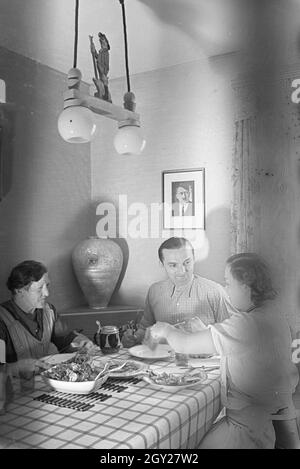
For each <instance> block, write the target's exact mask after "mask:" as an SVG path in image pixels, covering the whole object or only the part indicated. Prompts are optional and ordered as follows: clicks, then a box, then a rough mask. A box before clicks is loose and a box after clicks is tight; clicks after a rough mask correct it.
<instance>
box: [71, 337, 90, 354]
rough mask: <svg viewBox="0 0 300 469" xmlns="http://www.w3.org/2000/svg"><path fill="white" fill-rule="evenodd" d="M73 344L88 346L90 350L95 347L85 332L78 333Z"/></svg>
mask: <svg viewBox="0 0 300 469" xmlns="http://www.w3.org/2000/svg"><path fill="white" fill-rule="evenodd" d="M71 345H72V346H73V347H78V348H83V347H84V348H86V349H87V350H89V349H90V348H92V347H94V343H93V342H92V341H91V340H90V339H89V338H88V337H86V336H85V335H84V334H80V333H77V335H76V337H75V338H74V339H73V341H72V343H71Z"/></svg>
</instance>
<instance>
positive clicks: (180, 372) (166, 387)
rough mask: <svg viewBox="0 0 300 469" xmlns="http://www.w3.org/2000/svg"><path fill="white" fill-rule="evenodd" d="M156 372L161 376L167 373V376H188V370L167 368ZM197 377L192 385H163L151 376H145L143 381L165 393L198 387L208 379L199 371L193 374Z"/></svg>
mask: <svg viewBox="0 0 300 469" xmlns="http://www.w3.org/2000/svg"><path fill="white" fill-rule="evenodd" d="M153 371H155V374H156V375H157V376H159V375H160V374H163V373H167V374H172V375H176V376H180V375H184V374H186V370H182V369H180V368H177V367H173V368H172V367H166V368H159V369H156V370H153ZM193 374H194V375H196V376H197V378H198V379H196V380H195V381H193V382H190V383H185V384H178V385H174V384H162V383H157V382H156V381H155V380H153V379H152V378H151V377H150V376H148V375H147V376H144V377H143V380H144V381H146V383H148V384H150V385H151V386H152V387H153V388H155V389H161V390H165V391H180V390H181V389H186V388H191V387H193V386H197V385H198V384H200V383H201V382H202V381H204V380H205V379H206V378H207V374H206V373H205V372H204V371H199V370H197V371H196V370H194V371H193V372H192V375H193Z"/></svg>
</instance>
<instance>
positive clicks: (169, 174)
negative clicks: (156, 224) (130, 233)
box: [162, 168, 205, 230]
mask: <svg viewBox="0 0 300 469" xmlns="http://www.w3.org/2000/svg"><path fill="white" fill-rule="evenodd" d="M162 202H163V228H164V229H171V230H172V229H192V230H194V229H200V230H204V229H205V168H196V169H175V170H166V171H163V172H162Z"/></svg>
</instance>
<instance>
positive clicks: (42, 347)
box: [0, 303, 58, 360]
mask: <svg viewBox="0 0 300 469" xmlns="http://www.w3.org/2000/svg"><path fill="white" fill-rule="evenodd" d="M0 318H1V319H2V321H3V322H4V323H5V325H6V327H7V329H8V332H9V335H10V337H11V340H12V343H13V345H14V349H15V351H16V354H17V358H18V360H22V359H25V358H41V357H44V356H45V355H51V354H54V353H58V350H57V348H56V346H55V345H54V344H53V343H52V342H51V335H52V330H53V325H54V321H55V317H54V312H53V310H52V309H51V308H50V306H49V305H48V303H46V304H45V306H44V308H43V336H42V338H41V340H38V339H37V338H36V337H34V336H33V335H32V334H31V333H30V332H29V331H28V330H27V329H26V328H25V327H24V326H23V325H22V324H21V323H20V322H19V321H17V320H16V319H15V318H14V317H13V316H12V315H11V313H10V312H9V311H7V310H6V309H5V308H3V307H1V306H0Z"/></svg>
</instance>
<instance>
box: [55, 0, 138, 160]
mask: <svg viewBox="0 0 300 469" xmlns="http://www.w3.org/2000/svg"><path fill="white" fill-rule="evenodd" d="M119 3H120V4H121V7H122V18H123V30H124V44H125V65H126V80H127V92H126V93H125V94H124V103H123V107H121V106H117V105H115V104H113V103H112V102H110V100H106V99H101V98H99V97H97V96H90V95H85V94H82V93H81V92H80V81H81V72H80V70H79V69H78V68H77V47H78V13H79V0H76V5H75V40H74V61H73V68H71V69H70V71H69V73H68V90H67V91H66V92H65V93H64V110H63V111H62V113H61V114H60V116H59V119H58V130H59V133H60V135H61V137H62V138H63V139H64V140H66V141H67V142H69V143H85V142H90V141H91V140H92V139H93V137H94V135H95V131H96V124H95V122H94V113H95V114H98V115H101V116H103V117H108V118H109V119H113V120H115V121H117V122H118V131H117V134H116V136H115V138H114V147H115V149H116V151H117V152H118V153H119V154H120V155H130V154H132V155H139V154H141V152H142V151H143V149H144V148H145V144H146V141H145V139H144V137H143V135H142V132H141V128H140V116H139V114H137V113H136V112H135V106H136V104H135V96H134V94H133V93H132V92H131V89H130V78H129V66H128V44H127V29H126V17H125V5H124V0H119ZM99 35H100V33H99Z"/></svg>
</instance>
